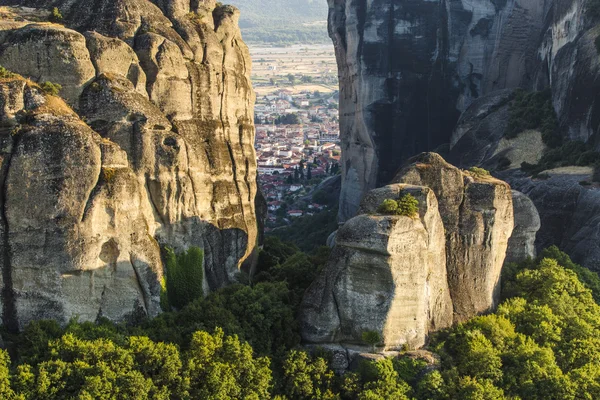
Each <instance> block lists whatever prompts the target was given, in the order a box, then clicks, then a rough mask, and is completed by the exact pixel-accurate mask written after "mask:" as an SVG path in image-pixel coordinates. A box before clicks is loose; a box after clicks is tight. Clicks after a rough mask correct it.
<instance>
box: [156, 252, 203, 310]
mask: <svg viewBox="0 0 600 400" xmlns="http://www.w3.org/2000/svg"><path fill="white" fill-rule="evenodd" d="M165 253H166V256H165V257H166V272H167V274H166V278H167V284H166V287H167V297H168V299H169V304H170V305H171V306H172V307H175V308H176V309H181V308H183V307H185V306H186V305H187V304H189V303H191V302H192V301H194V300H196V299H199V298H201V297H202V295H203V289H202V285H203V280H204V251H203V250H202V249H200V248H198V247H190V248H189V249H188V251H187V252H182V253H180V254H178V255H176V254H175V252H174V251H173V249H171V248H166V249H165Z"/></svg>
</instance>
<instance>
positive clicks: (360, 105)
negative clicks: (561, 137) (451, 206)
mask: <svg viewBox="0 0 600 400" xmlns="http://www.w3.org/2000/svg"><path fill="white" fill-rule="evenodd" d="M328 2H329V34H330V36H331V38H332V40H333V42H334V45H335V47H336V56H337V59H338V66H339V76H340V126H341V130H340V134H341V138H342V149H343V152H342V158H343V159H342V163H341V165H342V174H343V186H342V194H341V198H340V212H339V217H340V220H341V222H343V221H345V220H347V219H349V218H351V217H353V216H354V215H356V212H357V211H358V208H359V205H360V201H361V199H362V197H363V196H364V195H365V194H366V193H367V192H368V191H369V190H371V189H373V188H375V187H379V186H382V185H386V184H388V183H389V182H390V181H391V179H392V178H393V177H394V175H395V173H396V171H397V169H398V168H399V167H400V166H401V165H402V164H403V163H404V162H405V161H406V160H407V159H408V158H410V157H412V156H414V155H416V154H418V153H420V152H423V151H434V150H435V149H436V148H437V147H438V146H440V145H442V144H447V143H450V142H451V136H452V132H453V130H454V127H455V125H456V122H457V121H458V120H459V117H460V116H461V114H462V113H463V112H465V110H467V109H468V107H469V106H470V105H471V104H472V103H473V102H474V101H480V100H479V99H481V98H482V97H483V96H486V95H494V96H496V97H502V96H504V94H505V93H506V92H503V90H505V89H512V88H517V87H522V88H525V89H528V90H542V89H545V88H550V89H551V91H552V101H553V105H554V108H555V110H556V111H557V113H558V116H559V120H560V123H561V126H562V127H563V128H565V129H564V131H565V135H566V136H568V137H569V138H570V139H578V140H584V141H587V140H589V139H591V138H592V137H593V135H594V134H595V132H597V128H598V125H599V123H600V111H599V109H598V104H600V103H599V102H598V101H597V93H598V92H599V90H598V89H599V85H600V80H599V79H598V73H599V66H600V58H598V55H597V51H596V49H595V46H594V40H595V38H596V37H597V36H598V29H597V26H596V25H597V22H598V21H597V20H593V17H592V13H588V12H586V4H587V2H586V1H583V0H549V1H539V0H503V1H489V0H482V1H476V2H473V1H466V0H450V1H446V0H444V1H442V0H416V1H410V2H391V3H390V2H389V1H384V0H373V1H369V2H358V1H355V0H328ZM497 91H499V92H498V93H495V92H497ZM488 100H489V98H488ZM492 103H493V102H492ZM482 123H483V124H490V129H489V130H488V131H487V133H485V134H484V135H483V136H481V135H477V134H476V135H472V136H470V139H471V140H472V141H473V142H475V144H476V145H478V146H481V147H480V148H477V149H473V148H471V147H470V146H469V144H468V143H467V142H463V143H466V145H465V146H464V147H462V152H461V154H460V155H461V156H466V157H469V158H477V157H481V156H482V155H483V154H482V153H486V152H489V151H495V150H498V152H503V151H506V152H513V150H514V149H516V148H517V147H520V146H521V145H522V144H519V145H515V143H503V144H502V146H501V147H500V148H497V146H496V144H494V145H493V146H488V145H487V144H486V142H487V143H488V144H489V142H491V141H493V140H494V135H496V133H497V131H498V126H497V125H496V124H497V123H499V124H500V125H502V124H505V123H506V119H502V118H498V120H497V122H495V121H493V120H491V119H487V120H484V121H482ZM479 133H482V131H479ZM536 140H537V138H536V137H532V138H530V140H529V141H531V142H535V141H536ZM478 142H479V143H478ZM453 143H454V141H453ZM538 148H540V146H538ZM540 151H541V149H540V150H536V152H535V153H534V154H540ZM463 153H465V154H463ZM517 153H518V151H515V154H513V155H512V156H509V157H508V158H509V159H510V161H514V164H515V165H518V160H519V159H523V158H524V157H527V154H517ZM452 161H453V162H454V161H455V160H452ZM503 162H504V163H505V164H506V161H503Z"/></svg>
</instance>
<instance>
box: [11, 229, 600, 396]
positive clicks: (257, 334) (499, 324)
mask: <svg viewBox="0 0 600 400" xmlns="http://www.w3.org/2000/svg"><path fill="white" fill-rule="evenodd" d="M327 256H328V251H327V250H325V249H321V250H320V251H318V252H316V253H315V254H313V255H307V254H304V253H301V252H299V251H298V248H297V247H295V246H294V245H291V244H287V243H283V242H281V241H280V240H278V239H277V238H273V237H271V238H268V239H267V241H266V243H265V246H264V249H263V250H262V252H261V254H260V261H259V271H258V274H257V275H256V279H255V282H253V284H250V285H242V284H238V285H233V286H230V287H227V288H225V289H223V290H220V291H218V292H216V293H213V294H211V295H209V296H208V297H206V298H200V299H196V300H194V301H192V302H191V303H190V304H188V305H187V306H185V307H183V309H182V310H180V311H177V312H167V313H164V314H162V315H161V316H159V317H158V318H155V319H154V320H150V321H145V322H143V323H141V324H138V325H134V326H127V325H115V324H113V323H111V322H108V321H106V320H99V321H98V322H97V323H78V322H77V321H72V322H71V323H69V324H68V325H67V326H66V327H64V328H61V327H60V326H58V324H57V323H56V322H52V321H40V322H36V323H32V324H30V325H29V326H28V327H27V328H26V329H25V330H24V331H23V332H22V333H21V334H19V335H14V336H10V335H5V336H4V337H5V341H6V343H8V344H9V347H10V349H11V356H12V359H13V362H12V363H11V360H10V358H9V356H8V353H7V352H6V351H4V350H1V351H0V398H2V399H20V400H29V399H32V400H33V399H90V400H91V399H111V400H112V399H140V400H141V399H165V400H166V399H174V400H178V399H181V400H183V399H242V398H243V399H269V398H275V399H279V400H283V399H290V400H291V399H339V400H345V399H348V400H350V399H364V400H371V399H373V400H375V399H377V400H379V399H398V400H409V399H411V400H413V399H418V400H421V399H423V400H425V399H427V400H465V399H466V400H481V399H483V400H488V399H489V400H504V399H506V400H508V399H512V400H516V399H523V400H524V399H533V400H537V399H540V400H541V399H544V400H552V399H557V400H558V399H561V400H576V399H597V398H600V365H599V364H600V339H599V338H600V306H599V305H598V304H597V303H596V302H595V301H594V298H598V295H599V294H600V279H599V278H598V276H597V274H595V273H592V272H590V271H589V270H586V269H584V268H583V267H581V266H579V265H577V264H575V263H573V262H572V261H571V260H570V259H569V257H568V256H567V255H566V254H564V253H562V252H560V251H559V250H558V249H557V248H556V247H552V248H549V249H547V250H545V251H544V252H543V253H542V254H541V255H540V258H538V259H537V260H529V261H526V262H523V263H521V264H518V265H517V264H514V265H511V266H510V267H509V268H507V269H505V271H504V273H503V282H504V287H503V297H504V298H505V300H504V302H503V303H502V304H501V305H500V306H499V308H498V310H497V311H496V312H495V313H494V314H490V315H486V316H480V317H476V318H473V319H472V320H470V321H467V322H465V323H463V324H460V325H457V326H455V327H453V328H450V329H448V330H445V331H442V332H439V333H438V334H436V335H434V337H433V339H432V341H431V343H430V346H429V349H430V350H431V351H434V352H436V353H438V354H439V355H440V357H441V364H440V365H439V368H431V367H430V366H429V365H428V364H427V363H426V362H425V361H423V360H420V359H413V358H411V357H406V356H400V357H397V358H394V359H389V358H388V359H381V360H379V361H363V362H362V363H360V364H359V366H358V369H357V370H355V371H354V372H349V373H346V374H344V375H341V376H340V375H336V374H335V373H334V372H333V371H332V370H331V368H330V364H329V362H330V355H329V354H328V353H327V352H324V351H316V352H315V354H314V355H312V356H311V355H309V354H308V353H307V352H305V351H302V350H300V349H299V347H298V344H299V336H298V327H297V325H296V322H295V313H296V312H297V307H298V304H299V302H300V299H301V296H302V293H303V292H304V290H305V289H306V288H307V287H308V286H309V285H310V284H311V282H312V281H313V280H314V278H315V277H316V275H317V273H318V271H319V270H320V269H321V268H322V267H323V265H324V263H325V262H326V260H327ZM363 339H364V341H365V343H368V344H369V345H372V346H375V345H377V344H378V342H379V340H380V337H379V335H378V334H377V333H373V332H364V335H363Z"/></svg>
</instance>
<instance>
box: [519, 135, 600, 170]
mask: <svg viewBox="0 0 600 400" xmlns="http://www.w3.org/2000/svg"><path fill="white" fill-rule="evenodd" d="M598 163H600V153H598V152H597V151H595V150H593V149H592V148H591V146H590V145H588V144H586V143H583V142H579V141H570V142H566V143H564V144H563V145H562V146H560V147H557V148H555V149H550V150H548V151H546V152H545V153H544V155H543V156H542V158H541V159H540V161H539V163H537V164H530V163H528V162H524V163H522V164H521V170H523V171H525V172H527V173H529V174H532V175H534V176H537V175H539V174H540V172H542V171H546V170H549V169H554V168H559V167H566V166H570V165H575V166H580V167H587V166H595V165H597V164H598Z"/></svg>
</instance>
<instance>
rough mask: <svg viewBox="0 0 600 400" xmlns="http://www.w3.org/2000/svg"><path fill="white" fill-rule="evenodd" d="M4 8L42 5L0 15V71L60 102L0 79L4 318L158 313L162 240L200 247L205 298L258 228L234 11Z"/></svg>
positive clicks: (121, 5)
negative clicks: (51, 90)
mask: <svg viewBox="0 0 600 400" xmlns="http://www.w3.org/2000/svg"><path fill="white" fill-rule="evenodd" d="M0 4H17V5H19V6H27V7H42V9H43V10H40V11H37V12H36V10H33V9H30V8H24V9H23V8H19V7H0V13H2V14H3V16H4V17H5V18H4V19H3V20H2V21H1V22H0V32H1V34H0V65H2V66H3V67H5V68H7V69H9V70H11V71H13V72H15V73H19V74H21V75H23V76H24V77H25V78H30V79H32V80H33V81H37V82H40V83H42V82H45V81H51V82H54V83H58V84H60V85H62V87H63V89H62V91H61V96H62V97H63V98H64V100H65V101H66V103H65V102H63V101H62V100H61V99H59V98H58V97H55V96H51V95H47V94H45V93H44V92H43V91H42V90H41V89H40V87H39V86H37V85H36V84H35V83H34V82H33V81H28V80H26V79H23V78H20V77H9V78H5V79H2V80H0V103H1V104H2V107H1V110H2V112H1V113H0V125H1V126H2V129H0V134H1V135H0V136H1V139H2V143H3V147H2V148H3V150H2V154H3V158H2V160H3V164H2V180H1V182H2V193H3V196H2V201H1V204H0V206H1V207H0V208H1V210H2V212H1V213H0V215H1V216H2V218H1V219H2V230H1V231H0V233H1V234H2V240H3V247H2V249H3V252H4V256H3V257H2V271H3V274H2V276H3V294H4V295H3V301H4V322H5V324H7V325H10V326H12V327H17V326H23V325H24V324H25V323H27V322H28V321H31V320H33V319H37V318H41V317H44V318H54V319H57V320H59V321H62V322H66V321H67V320H68V319H69V318H71V317H72V316H75V315H78V316H79V317H80V319H81V320H94V319H96V318H97V317H98V316H100V315H102V316H105V317H109V318H111V319H113V320H123V319H126V318H128V317H129V316H131V315H132V313H137V312H140V313H142V314H148V315H155V314H156V313H158V312H159V305H158V303H159V292H160V279H161V277H162V274H163V265H162V262H161V259H160V246H171V247H174V248H175V249H176V250H179V251H181V250H184V249H187V248H189V247H191V246H198V247H201V248H203V249H204V251H205V266H204V268H205V282H204V286H205V289H206V290H207V291H208V290H213V289H217V288H219V287H222V286H224V285H226V284H228V283H229V282H231V281H232V280H233V279H234V276H235V275H236V274H237V273H238V271H239V269H240V268H242V267H245V266H246V264H248V263H250V262H251V260H253V257H250V255H251V254H252V253H253V250H254V247H255V245H256V243H257V233H258V232H257V218H256V212H255V207H256V206H255V197H256V164H255V163H256V160H255V153H254V148H253V143H254V127H253V104H254V93H253V91H252V88H251V84H250V79H249V76H250V57H249V53H248V50H247V48H246V46H245V45H244V43H243V42H242V40H241V37H240V33H239V29H238V27H237V19H238V16H239V12H238V11H237V10H236V9H235V8H233V7H229V6H216V3H215V2H214V1H200V2H198V1H195V2H185V1H170V0H164V1H156V2H154V3H152V2H149V1H146V0H119V1H112V0H111V1H108V0H106V1H104V0H101V1H96V0H95V1H87V0H80V1H70V0H69V1H66V0H65V1H55V2H53V6H56V7H58V8H59V9H60V11H61V13H62V15H63V16H64V21H63V22H64V25H59V24H51V23H48V22H40V21H43V19H44V18H46V17H47V14H48V13H47V11H44V10H45V9H46V8H47V6H48V4H47V2H45V1H26V0H24V1H3V2H0ZM91 10H93V12H91ZM32 16H36V18H33V17H32ZM36 60H37V61H36ZM258 203H260V201H258ZM250 267H251V266H250V265H248V268H250Z"/></svg>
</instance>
